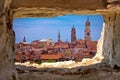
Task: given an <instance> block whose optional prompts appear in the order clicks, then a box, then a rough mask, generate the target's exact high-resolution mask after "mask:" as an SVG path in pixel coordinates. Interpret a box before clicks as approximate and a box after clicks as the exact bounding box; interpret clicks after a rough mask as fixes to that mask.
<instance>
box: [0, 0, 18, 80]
mask: <svg viewBox="0 0 120 80" xmlns="http://www.w3.org/2000/svg"><path fill="white" fill-rule="evenodd" d="M11 2H12V0H0V45H1V46H0V80H17V74H16V70H15V66H14V56H15V53H14V43H15V40H14V32H13V30H12V12H11V9H10V5H11Z"/></svg>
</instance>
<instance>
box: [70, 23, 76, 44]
mask: <svg viewBox="0 0 120 80" xmlns="http://www.w3.org/2000/svg"><path fill="white" fill-rule="evenodd" d="M75 41H76V30H75V27H74V25H73V27H72V30H71V42H75Z"/></svg>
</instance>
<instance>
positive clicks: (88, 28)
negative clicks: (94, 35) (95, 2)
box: [85, 17, 91, 43]
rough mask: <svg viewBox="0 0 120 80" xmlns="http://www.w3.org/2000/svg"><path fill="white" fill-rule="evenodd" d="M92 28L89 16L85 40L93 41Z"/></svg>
mask: <svg viewBox="0 0 120 80" xmlns="http://www.w3.org/2000/svg"><path fill="white" fill-rule="evenodd" d="M90 35H91V29H90V21H89V17H88V18H87V21H86V24H85V42H86V43H87V42H89V41H91V36H90Z"/></svg>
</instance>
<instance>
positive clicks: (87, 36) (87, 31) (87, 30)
mask: <svg viewBox="0 0 120 80" xmlns="http://www.w3.org/2000/svg"><path fill="white" fill-rule="evenodd" d="M84 39H85V42H88V41H91V29H90V21H89V18H87V21H86V23H85V30H84ZM76 40H77V37H76V28H75V26H74V25H73V27H72V29H71V42H75V41H76ZM61 41H62V40H61V35H60V30H59V31H58V42H61ZM23 42H26V37H25V36H24V38H23ZM66 42H68V39H67V40H66Z"/></svg>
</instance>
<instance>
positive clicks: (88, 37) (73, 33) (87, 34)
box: [71, 18, 91, 43]
mask: <svg viewBox="0 0 120 80" xmlns="http://www.w3.org/2000/svg"><path fill="white" fill-rule="evenodd" d="M84 34H85V35H84V38H85V42H86V43H87V42H89V41H91V29H90V21H89V18H87V21H86V23H85V30H84ZM75 41H76V29H75V26H74V25H73V27H72V29H71V42H75Z"/></svg>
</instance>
